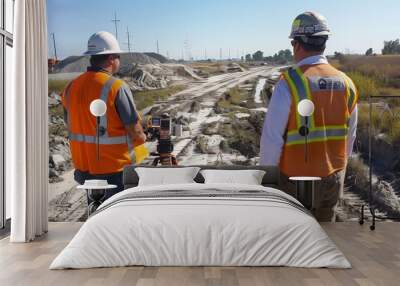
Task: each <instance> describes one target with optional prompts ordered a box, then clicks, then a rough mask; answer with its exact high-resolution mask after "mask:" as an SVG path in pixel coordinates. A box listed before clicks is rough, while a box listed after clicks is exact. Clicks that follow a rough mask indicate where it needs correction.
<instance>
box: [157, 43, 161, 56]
mask: <svg viewBox="0 0 400 286" xmlns="http://www.w3.org/2000/svg"><path fill="white" fill-rule="evenodd" d="M157 54H160V48H159V46H158V40H157Z"/></svg>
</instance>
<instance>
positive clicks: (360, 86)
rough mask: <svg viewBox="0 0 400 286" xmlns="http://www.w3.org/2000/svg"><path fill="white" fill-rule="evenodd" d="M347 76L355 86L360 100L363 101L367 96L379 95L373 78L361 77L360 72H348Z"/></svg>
mask: <svg viewBox="0 0 400 286" xmlns="http://www.w3.org/2000/svg"><path fill="white" fill-rule="evenodd" d="M347 75H348V76H349V77H350V78H351V79H352V80H353V82H354V84H355V85H356V87H357V90H358V94H359V98H360V99H364V100H365V99H367V97H368V96H376V95H378V94H379V88H378V82H377V80H376V79H375V78H373V77H369V76H366V75H363V74H362V73H360V72H349V73H348V74H347Z"/></svg>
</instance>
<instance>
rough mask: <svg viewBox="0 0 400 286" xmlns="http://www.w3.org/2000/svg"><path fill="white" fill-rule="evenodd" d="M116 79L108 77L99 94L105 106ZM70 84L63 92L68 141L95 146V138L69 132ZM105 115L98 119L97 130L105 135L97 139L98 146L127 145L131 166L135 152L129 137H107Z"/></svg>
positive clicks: (134, 159)
mask: <svg viewBox="0 0 400 286" xmlns="http://www.w3.org/2000/svg"><path fill="white" fill-rule="evenodd" d="M116 80H117V79H116V78H114V77H110V78H109V79H108V80H107V81H106V83H105V84H104V86H103V88H102V90H101V94H100V99H101V100H103V101H104V102H105V103H106V104H107V102H108V96H109V94H110V90H111V87H112V86H113V84H114V83H115V81H116ZM71 85H72V84H69V85H68V87H67V89H66V91H65V101H66V107H67V108H66V109H67V114H68V115H67V116H68V118H67V119H68V138H69V140H70V141H76V142H84V143H89V144H90V143H93V144H96V136H91V135H85V134H76V133H72V132H71V121H70V118H71V116H70V108H69V106H70V104H69V99H70V86H71ZM107 126H108V122H107V114H106V115H104V116H101V117H100V125H99V128H103V130H105V133H104V134H103V135H102V136H100V137H99V144H100V145H114V144H127V146H128V152H129V157H130V158H131V162H132V164H133V163H135V162H136V158H135V151H134V146H133V140H132V139H131V138H130V136H129V135H126V136H109V135H108V131H107Z"/></svg>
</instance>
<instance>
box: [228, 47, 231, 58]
mask: <svg viewBox="0 0 400 286" xmlns="http://www.w3.org/2000/svg"><path fill="white" fill-rule="evenodd" d="M228 55H229V57H228V59H229V60H231V48H229V50H228Z"/></svg>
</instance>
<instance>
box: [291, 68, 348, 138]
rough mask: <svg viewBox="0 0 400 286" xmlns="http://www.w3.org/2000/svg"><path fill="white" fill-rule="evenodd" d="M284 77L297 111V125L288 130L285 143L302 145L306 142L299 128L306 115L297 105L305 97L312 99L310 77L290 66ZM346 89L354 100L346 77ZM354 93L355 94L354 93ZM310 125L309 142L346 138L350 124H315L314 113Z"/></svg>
mask: <svg viewBox="0 0 400 286" xmlns="http://www.w3.org/2000/svg"><path fill="white" fill-rule="evenodd" d="M284 77H285V79H286V81H287V83H288V84H289V87H290V89H291V91H292V95H293V97H294V100H295V104H296V105H295V106H296V108H295V111H296V122H297V127H296V129H295V130H288V132H287V134H286V141H285V144H286V145H288V146H290V145H301V144H304V136H302V135H300V134H299V128H300V127H301V126H303V125H304V122H303V121H304V120H302V119H304V117H302V116H300V114H299V113H298V112H297V105H298V103H299V102H300V101H301V100H303V99H309V100H312V97H311V92H310V87H309V84H308V79H307V78H306V77H305V76H304V75H303V73H302V71H301V70H300V69H299V68H298V67H297V68H295V69H293V68H290V69H289V70H288V71H286V72H285V73H284ZM346 90H347V97H348V102H351V101H350V99H352V100H354V98H355V96H354V92H352V93H350V90H351V88H349V83H348V82H347V79H346ZM352 94H353V95H352ZM309 119H310V126H309V134H308V135H307V139H308V142H310V143H311V142H325V141H328V140H345V139H346V137H347V132H348V126H347V125H339V126H338V125H326V126H318V127H317V126H315V120H314V115H311V116H310V117H309Z"/></svg>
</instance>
